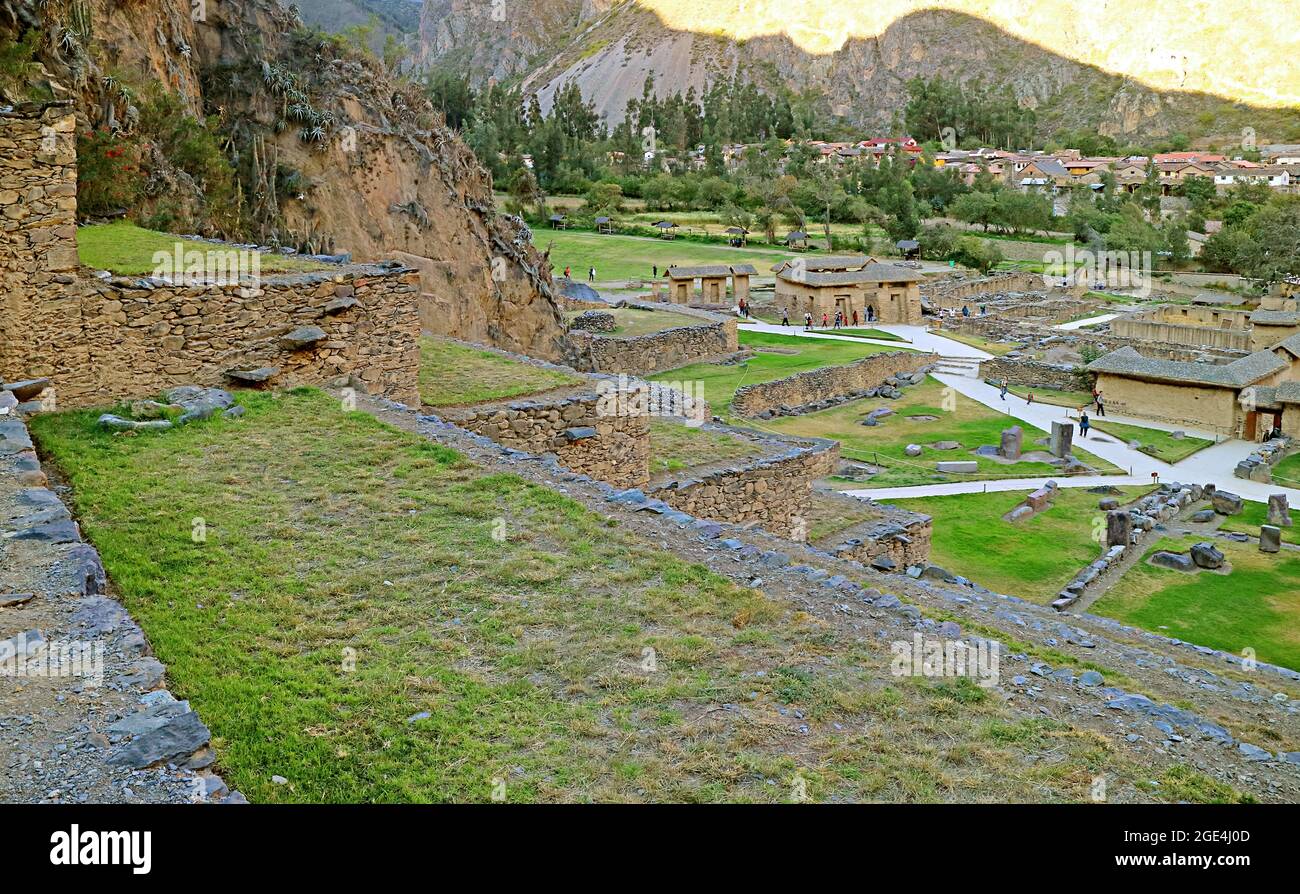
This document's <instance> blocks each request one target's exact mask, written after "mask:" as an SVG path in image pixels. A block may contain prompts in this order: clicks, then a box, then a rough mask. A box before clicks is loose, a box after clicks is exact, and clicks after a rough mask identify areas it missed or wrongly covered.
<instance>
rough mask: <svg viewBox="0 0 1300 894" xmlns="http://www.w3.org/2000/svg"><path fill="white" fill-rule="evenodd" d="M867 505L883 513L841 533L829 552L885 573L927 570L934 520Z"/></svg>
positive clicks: (896, 508) (890, 508) (907, 512)
mask: <svg viewBox="0 0 1300 894" xmlns="http://www.w3.org/2000/svg"><path fill="white" fill-rule="evenodd" d="M866 502H870V503H871V505H872V507H874V508H875V509H877V510H878V511H879V513H880V517H879V518H877V519H873V520H872V521H869V522H866V523H865V524H861V525H857V526H855V527H853V528H851V529H849V530H848V531H845V532H843V533H841V534H840V535H839V536H838V537H837V538H836V543H835V545H834V546H832V547H831V548H830V549H829V550H828V552H830V553H831V555H833V556H836V557H837V558H841V559H853V560H854V561H857V562H861V563H862V564H864V565H873V564H874V565H876V566H877V567H878V568H879V569H880V570H884V571H893V570H896V569H897V570H902V569H905V568H909V567H911V566H912V565H921V566H925V565H926V564H927V563H928V562H929V561H930V541H931V537H932V535H933V532H934V520H933V519H931V518H930V516H928V515H922V514H921V513H919V512H911V511H909V510H907V509H899V508H898V507H896V506H886V505H884V504H883V503H876V502H874V501H866ZM885 559H888V562H885V561H883V560H885ZM890 563H892V565H893V567H890Z"/></svg>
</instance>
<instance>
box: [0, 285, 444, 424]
mask: <svg viewBox="0 0 1300 894" xmlns="http://www.w3.org/2000/svg"><path fill="white" fill-rule="evenodd" d="M416 283H417V279H416V276H415V274H414V273H413V272H412V271H410V270H407V269H406V268H401V267H384V266H374V267H361V266H359V267H349V268H342V269H340V270H339V271H328V272H323V273H309V274H296V275H293V276H283V277H272V278H268V279H265V280H263V281H261V282H260V283H250V284H247V285H245V286H240V285H238V284H233V283H229V284H223V285H218V284H209V285H196V286H183V285H169V284H166V283H163V282H161V281H159V280H153V279H149V280H144V279H133V278H129V277H116V278H113V279H111V280H99V279H96V278H91V277H87V278H83V279H79V280H78V281H77V282H76V283H75V284H73V285H71V286H67V287H65V289H64V290H63V291H62V292H57V291H56V292H53V293H52V294H50V295H48V296H44V295H38V296H35V298H34V300H33V303H34V308H35V310H36V311H37V313H36V314H35V315H34V316H35V319H36V320H38V321H40V323H41V325H38V326H34V327H33V328H31V329H29V330H28V331H27V332H26V333H24V335H23V337H22V342H21V343H20V344H17V345H14V346H12V347H11V350H10V351H9V352H8V355H7V356H6V363H5V367H4V368H3V369H2V370H0V374H3V375H5V376H9V377H13V378H18V377H23V376H26V377H36V376H42V377H47V378H49V379H50V380H51V382H52V384H53V387H54V389H55V393H56V395H57V398H58V400H59V402H60V405H62V406H90V405H97V404H104V403H107V402H110V401H113V400H116V399H119V398H132V397H141V396H145V395H150V394H154V393H157V392H159V391H162V390H164V389H166V388H169V387H172V386H176V385H191V384H192V385H206V386H228V385H230V384H231V383H232V381H233V380H232V379H231V378H230V377H229V373H230V372H231V371H236V370H243V371H247V370H254V369H271V370H274V371H275V372H274V374H273V375H272V376H271V378H270V379H269V383H270V384H271V385H274V386H275V387H294V386H297V385H319V384H323V383H325V382H329V381H333V380H336V379H339V378H341V377H348V378H350V379H352V380H353V382H354V384H356V385H358V386H360V387H362V388H364V389H365V390H366V391H367V392H369V393H372V394H380V395H384V396H386V397H390V398H392V399H394V400H399V401H402V402H403V403H416V402H417V401H418V394H419V387H418V378H419V354H420V352H419V335H420V327H419V317H418V313H417V309H416V299H417V296H418V289H417V285H416ZM292 336H298V337H299V338H298V341H297V342H294V341H291V340H290V339H291V337H292ZM304 337H314V340H313V341H312V342H311V343H310V344H305V345H304V344H301V341H302V338H304Z"/></svg>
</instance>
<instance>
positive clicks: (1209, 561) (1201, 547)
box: [1192, 541, 1223, 570]
mask: <svg viewBox="0 0 1300 894" xmlns="http://www.w3.org/2000/svg"><path fill="white" fill-rule="evenodd" d="M1192 561H1193V562H1195V563H1196V567H1197V568H1209V569H1211V570H1213V569H1215V568H1222V567H1223V553H1221V552H1219V550H1218V548H1217V547H1215V545H1214V544H1213V543H1206V542H1205V541H1202V542H1200V543H1198V544H1196V545H1194V546H1193V547H1192Z"/></svg>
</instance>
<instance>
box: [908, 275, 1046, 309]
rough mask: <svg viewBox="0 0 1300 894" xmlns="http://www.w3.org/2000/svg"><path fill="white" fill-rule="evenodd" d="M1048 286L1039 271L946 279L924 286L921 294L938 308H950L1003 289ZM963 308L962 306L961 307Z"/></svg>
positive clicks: (1038, 289)
mask: <svg viewBox="0 0 1300 894" xmlns="http://www.w3.org/2000/svg"><path fill="white" fill-rule="evenodd" d="M1044 288H1045V284H1044V282H1043V277H1042V276H1040V275H1039V274H1036V273H1004V274H1001V275H999V276H987V277H982V278H980V279H943V280H939V281H937V282H928V283H923V284H922V285H921V297H922V298H924V299H925V300H926V303H928V304H931V305H933V306H935V307H951V306H952V304H953V302H961V301H964V300H966V299H970V298H976V297H989V296H992V295H997V294H999V293H1002V292H1041V291H1043V289H1044ZM958 307H959V309H960V305H959V306H958Z"/></svg>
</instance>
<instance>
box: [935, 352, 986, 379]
mask: <svg viewBox="0 0 1300 894" xmlns="http://www.w3.org/2000/svg"><path fill="white" fill-rule="evenodd" d="M980 363H981V360H980V359H979V358H978V357H945V356H940V357H939V362H938V363H936V364H935V367H934V371H935V372H937V373H943V374H944V375H949V376H964V377H966V378H968V379H978V378H979V375H980Z"/></svg>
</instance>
